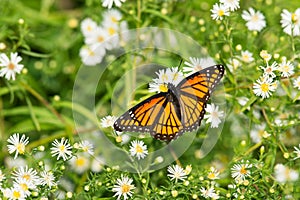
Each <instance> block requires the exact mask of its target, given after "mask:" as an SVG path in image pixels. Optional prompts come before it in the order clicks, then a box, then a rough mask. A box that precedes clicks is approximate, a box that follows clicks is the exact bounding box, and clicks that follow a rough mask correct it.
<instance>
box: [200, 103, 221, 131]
mask: <svg viewBox="0 0 300 200" xmlns="http://www.w3.org/2000/svg"><path fill="white" fill-rule="evenodd" d="M205 110H206V112H208V113H209V114H206V115H204V119H207V120H206V123H209V122H211V125H210V127H211V128H217V127H218V126H219V124H220V123H221V119H220V118H221V117H223V116H224V111H219V106H216V105H215V104H207V108H206V109H205Z"/></svg>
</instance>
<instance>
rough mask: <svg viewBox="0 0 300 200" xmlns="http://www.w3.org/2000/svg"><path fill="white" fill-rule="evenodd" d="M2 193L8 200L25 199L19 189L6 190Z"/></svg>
mask: <svg viewBox="0 0 300 200" xmlns="http://www.w3.org/2000/svg"><path fill="white" fill-rule="evenodd" d="M2 192H3V194H4V197H6V198H8V199H9V200H25V199H26V197H27V196H26V194H25V193H24V192H23V190H22V189H21V188H20V187H12V188H6V189H5V190H3V191H2Z"/></svg>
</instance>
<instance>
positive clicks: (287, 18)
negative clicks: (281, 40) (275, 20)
mask: <svg viewBox="0 0 300 200" xmlns="http://www.w3.org/2000/svg"><path fill="white" fill-rule="evenodd" d="M280 23H281V26H282V28H283V31H284V32H285V33H287V34H289V35H292V36H297V35H300V8H297V10H296V11H295V12H294V13H290V12H289V11H288V10H286V9H283V10H282V13H281V20H280Z"/></svg>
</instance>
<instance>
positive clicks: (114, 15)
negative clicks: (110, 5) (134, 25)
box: [103, 9, 122, 24]
mask: <svg viewBox="0 0 300 200" xmlns="http://www.w3.org/2000/svg"><path fill="white" fill-rule="evenodd" d="M121 19H122V14H121V12H120V11H118V10H117V9H110V10H108V11H106V12H104V13H103V21H104V22H106V23H114V24H118V23H119V22H120V20H121Z"/></svg>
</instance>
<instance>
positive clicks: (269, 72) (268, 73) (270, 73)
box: [261, 62, 279, 78]
mask: <svg viewBox="0 0 300 200" xmlns="http://www.w3.org/2000/svg"><path fill="white" fill-rule="evenodd" d="M261 68H262V69H263V70H264V73H263V76H265V77H270V78H275V77H276V74H275V73H274V71H276V70H278V69H279V68H278V66H277V63H276V62H273V63H272V65H271V66H269V65H268V63H267V66H266V67H261Z"/></svg>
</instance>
